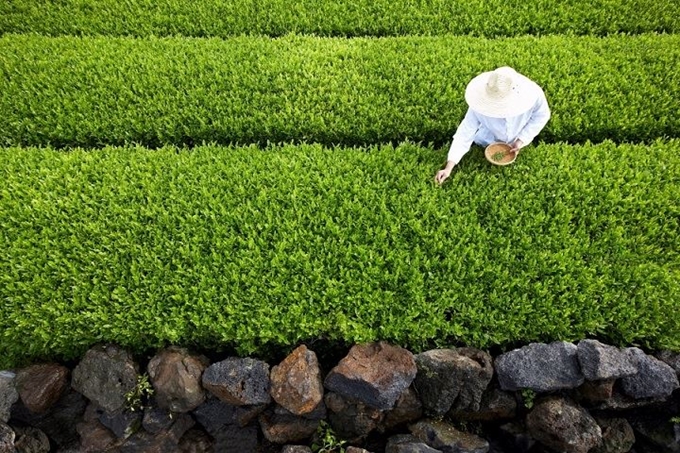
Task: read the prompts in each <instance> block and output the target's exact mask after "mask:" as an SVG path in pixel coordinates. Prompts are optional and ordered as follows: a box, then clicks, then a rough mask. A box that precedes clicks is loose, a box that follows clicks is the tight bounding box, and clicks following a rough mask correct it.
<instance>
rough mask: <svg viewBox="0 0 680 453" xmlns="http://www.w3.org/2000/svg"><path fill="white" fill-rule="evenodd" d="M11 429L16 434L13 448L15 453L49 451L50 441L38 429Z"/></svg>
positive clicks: (24, 427) (44, 452)
mask: <svg viewBox="0 0 680 453" xmlns="http://www.w3.org/2000/svg"><path fill="white" fill-rule="evenodd" d="M12 429H14V432H15V433H16V439H15V440H14V448H16V450H17V453H48V452H49V451H50V440H49V439H48V438H47V435H46V434H45V433H44V432H42V431H40V430H39V429H38V428H33V427H32V426H13V427H12Z"/></svg>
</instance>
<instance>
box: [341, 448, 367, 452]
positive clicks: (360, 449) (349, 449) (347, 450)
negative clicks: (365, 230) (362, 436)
mask: <svg viewBox="0 0 680 453" xmlns="http://www.w3.org/2000/svg"><path fill="white" fill-rule="evenodd" d="M345 453H371V452H370V451H368V450H364V449H363V448H359V447H347V449H346V450H345Z"/></svg>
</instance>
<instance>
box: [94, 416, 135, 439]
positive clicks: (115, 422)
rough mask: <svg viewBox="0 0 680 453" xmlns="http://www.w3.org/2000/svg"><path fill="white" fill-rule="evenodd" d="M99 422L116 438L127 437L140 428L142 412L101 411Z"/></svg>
mask: <svg viewBox="0 0 680 453" xmlns="http://www.w3.org/2000/svg"><path fill="white" fill-rule="evenodd" d="M99 422H100V423H101V424H102V425H104V426H106V427H107V428H108V429H110V430H111V432H112V433H113V434H115V436H116V437H117V438H119V439H127V438H128V437H130V436H131V435H133V434H134V433H136V432H137V431H139V428H141V426H142V414H141V413H140V412H132V411H123V412H117V413H115V414H110V413H108V412H106V411H102V412H101V413H100V414H99Z"/></svg>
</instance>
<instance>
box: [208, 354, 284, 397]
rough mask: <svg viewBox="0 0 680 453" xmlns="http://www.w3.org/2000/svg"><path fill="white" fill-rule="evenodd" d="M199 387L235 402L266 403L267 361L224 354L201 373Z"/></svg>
mask: <svg viewBox="0 0 680 453" xmlns="http://www.w3.org/2000/svg"><path fill="white" fill-rule="evenodd" d="M203 387H205V388H206V389H207V390H208V391H209V392H210V393H212V394H213V395H215V396H216V397H218V398H219V399H221V400H222V401H224V402H225V403H229V404H233V405H236V406H246V405H248V406H250V405H259V404H269V403H270V402H271V396H270V394H269V389H270V383H269V365H267V363H265V362H263V361H261V360H255V359H251V358H245V359H239V358H233V357H231V358H228V359H226V360H223V361H221V362H217V363H213V364H212V365H210V366H209V367H208V368H207V369H206V370H205V372H204V373H203Z"/></svg>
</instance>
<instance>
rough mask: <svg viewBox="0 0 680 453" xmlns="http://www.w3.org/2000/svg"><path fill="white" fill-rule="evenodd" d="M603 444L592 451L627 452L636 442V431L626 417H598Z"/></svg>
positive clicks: (604, 452) (605, 452)
mask: <svg viewBox="0 0 680 453" xmlns="http://www.w3.org/2000/svg"><path fill="white" fill-rule="evenodd" d="M596 420H597V424H598V425H600V429H602V444H601V445H600V446H598V447H595V448H594V449H593V450H591V451H590V453H626V452H628V451H630V449H631V448H633V444H635V432H634V431H633V427H632V426H630V423H628V421H627V420H626V419H625V418H597V419H596Z"/></svg>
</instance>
